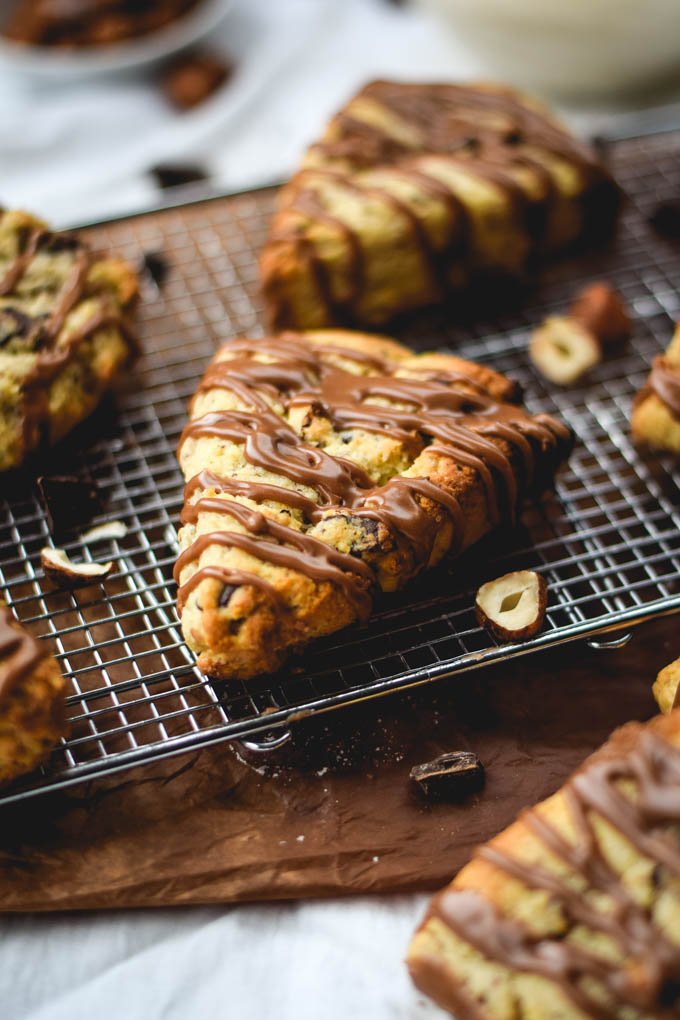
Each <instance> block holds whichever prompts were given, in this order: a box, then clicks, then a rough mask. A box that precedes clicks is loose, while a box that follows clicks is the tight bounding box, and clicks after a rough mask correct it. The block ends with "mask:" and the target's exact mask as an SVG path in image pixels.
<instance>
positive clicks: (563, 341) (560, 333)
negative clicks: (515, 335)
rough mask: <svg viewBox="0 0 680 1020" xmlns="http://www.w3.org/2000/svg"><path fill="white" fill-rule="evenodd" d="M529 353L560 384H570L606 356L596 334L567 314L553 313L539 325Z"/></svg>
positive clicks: (547, 376)
mask: <svg viewBox="0 0 680 1020" xmlns="http://www.w3.org/2000/svg"><path fill="white" fill-rule="evenodd" d="M529 356H530V358H531V360H532V361H533V363H534V365H535V366H536V368H537V369H538V370H539V372H540V373H541V375H543V376H545V378H546V379H549V380H550V382H554V383H557V385H558V386H568V385H569V384H570V383H573V382H576V380H577V379H580V378H581V376H582V375H585V373H586V372H588V371H589V370H590V369H591V368H593V367H594V366H595V365H597V363H598V362H599V361H600V360H601V358H602V351H601V348H600V345H599V344H598V342H597V340H596V339H595V337H594V336H593V335H592V334H591V333H589V332H588V330H587V329H584V328H583V326H581V325H580V324H579V323H578V322H575V321H574V320H573V319H571V318H569V317H568V316H566V315H552V316H550V317H549V318H548V319H546V320H545V322H544V323H543V324H542V325H541V326H539V327H538V329H535V330H534V332H533V334H532V336H531V342H530V344H529Z"/></svg>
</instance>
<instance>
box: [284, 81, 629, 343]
mask: <svg viewBox="0 0 680 1020" xmlns="http://www.w3.org/2000/svg"><path fill="white" fill-rule="evenodd" d="M358 99H359V100H363V101H366V100H368V101H370V102H371V103H377V104H379V105H380V106H382V107H383V109H385V110H386V111H387V114H388V117H389V116H390V115H391V116H396V117H397V118H398V119H399V121H400V122H401V124H402V125H403V124H406V125H408V128H409V136H408V138H405V137H399V138H397V137H395V136H394V134H392V133H390V128H389V122H388V123H386V125H385V127H382V126H381V125H379V124H377V123H375V121H373V120H371V121H370V122H369V121H367V120H364V119H362V118H361V117H360V115H359V113H358V111H356V112H355V110H354V109H353V107H352V105H351V104H350V106H349V107H347V108H346V109H345V110H342V111H341V112H340V113H339V114H337V116H336V117H335V118H334V120H333V122H332V138H328V139H326V140H323V141H320V142H318V143H316V144H315V145H313V146H312V147H311V149H310V157H311V158H310V159H309V161H308V165H306V166H303V168H302V170H301V171H300V172H299V173H298V174H297V175H296V177H294V178H293V181H292V182H291V184H290V185H288V187H287V188H286V190H285V199H284V208H287V209H290V210H294V211H297V212H298V213H300V214H301V217H303V218H304V219H306V220H307V221H308V222H314V221H317V222H321V223H324V224H325V225H326V226H328V227H330V228H331V230H333V231H334V232H336V233H337V235H338V237H339V238H341V240H342V244H343V249H344V252H345V265H344V272H343V277H342V281H343V286H344V287H345V289H346V293H343V294H342V295H341V294H339V293H338V287H337V285H336V286H334V285H333V282H332V281H331V279H330V274H329V269H328V267H327V265H326V262H325V261H324V258H323V257H322V255H321V252H320V250H319V249H318V246H317V245H316V244H315V241H314V238H313V237H312V236H311V232H310V231H309V230H307V229H305V227H304V226H303V227H302V229H301V225H300V220H299V219H298V218H293V217H288V216H286V217H279V218H278V219H275V221H274V225H273V229H272V233H271V235H270V241H271V242H274V243H277V242H284V243H285V244H287V245H292V246H294V248H295V250H296V252H297V258H298V260H299V261H300V262H301V263H303V264H306V266H307V268H308V272H309V276H310V279H312V280H313V281H314V282H315V286H316V290H317V294H318V298H319V300H320V301H321V302H322V304H323V306H324V308H325V310H326V320H327V321H328V322H331V321H332V322H337V323H345V324H348V323H351V322H352V321H353V319H354V318H356V312H357V307H358V304H359V302H360V300H361V298H362V296H363V294H364V291H365V288H366V286H367V280H366V274H365V258H364V252H363V249H362V241H361V235H360V232H359V231H358V230H357V229H355V228H354V227H353V226H352V225H351V224H350V223H348V222H347V221H346V220H345V219H343V218H342V216H340V215H338V214H337V213H336V212H333V211H331V210H330V209H329V208H328V207H327V205H326V203H325V201H324V193H325V192H326V190H327V189H328V188H329V187H333V188H335V189H339V190H340V191H345V192H348V193H351V194H352V195H353V196H355V197H359V198H365V199H367V200H370V199H372V200H375V201H377V202H378V203H381V204H382V205H384V206H387V207H388V208H389V209H390V211H391V213H392V214H393V218H394V219H395V220H396V221H397V222H400V221H401V222H402V223H404V224H406V229H407V231H408V234H409V236H410V238H411V242H412V245H413V249H414V250H415V251H417V252H418V253H419V254H420V259H421V264H422V266H423V267H425V269H426V272H427V276H428V278H429V280H430V284H431V287H432V291H433V295H434V297H435V299H436V300H441V298H443V296H444V295H445V294H446V292H447V290H448V289H449V287H450V273H451V269H452V267H453V265H454V264H455V263H458V262H460V259H461V258H463V259H464V257H465V255H466V253H467V249H468V247H469V240H470V233H471V221H470V214H469V211H468V208H467V205H466V201H465V199H464V198H461V197H460V196H459V195H458V194H457V193H456V191H455V190H452V189H451V187H450V186H449V184H448V183H446V182H445V181H443V180H441V179H440V178H439V177H438V176H437V175H436V174H435V173H434V172H433V170H432V169H431V168H429V167H428V164H427V159H426V157H428V156H437V157H442V156H444V157H445V158H446V162H447V163H448V164H450V165H452V166H453V167H457V168H459V169H461V170H464V171H465V172H466V173H468V174H470V175H472V176H473V177H477V178H479V179H481V180H483V181H485V182H488V183H490V184H492V185H493V186H494V187H495V188H496V189H497V190H498V191H499V192H500V193H501V194H502V195H503V196H504V198H505V200H506V202H507V205H508V208H509V210H510V216H511V218H512V220H513V222H514V224H515V229H519V230H520V231H522V232H523V233H524V235H525V237H526V239H527V243H528V247H529V251H530V254H533V253H535V252H537V251H540V250H541V249H542V248H543V247H544V246H545V243H546V228H547V226H548V223H549V221H550V213H551V209H552V206H553V205H554V203H555V202H556V200H557V199H558V198H559V191H558V189H557V187H556V184H555V180H554V177H553V173H552V172H551V170H550V169H549V168H548V167H547V166H546V165H544V162H543V158H545V157H547V158H548V159H551V158H553V159H557V160H560V161H562V162H567V163H569V164H570V165H571V166H572V167H573V168H574V169H575V171H576V173H577V174H578V175H579V176H580V178H581V181H582V186H583V195H584V220H588V221H590V220H594V219H595V215H594V211H593V210H592V209H590V208H589V202H588V196H589V195H593V194H595V193H597V194H598V205H599V206H600V209H601V210H602V213H601V215H602V217H603V218H604V219H606V218H607V216H609V218H610V219H611V218H612V217H613V214H614V212H615V209H616V205H617V188H616V185H615V184H614V182H613V181H612V179H611V177H610V176H609V174H608V173H607V171H606V170H605V169H604V168H603V167H602V165H601V164H600V163H599V162H598V160H597V157H596V156H595V154H594V152H593V151H592V150H591V149H590V148H589V147H588V146H586V145H584V144H583V143H582V142H580V141H578V140H577V139H575V138H573V137H571V136H570V135H569V134H568V133H567V132H566V131H564V130H563V129H562V128H561V127H560V126H559V125H557V124H555V123H553V122H551V121H550V120H549V119H548V118H547V117H546V115H545V114H544V113H542V112H541V111H539V110H536V109H532V108H531V107H530V106H527V105H526V104H525V103H524V102H523V101H522V100H521V98H520V97H519V96H517V95H516V94H515V93H513V92H512V91H511V90H500V89H493V90H486V89H483V88H475V87H473V86H456V85H436V84H428V85H421V84H418V85H414V84H406V83H396V82H388V81H377V82H373V83H371V84H370V85H368V86H367V87H366V88H365V89H364V90H363V91H362V92H361V93H360V94H359V97H358ZM386 120H387V118H386ZM539 154H540V157H541V158H539ZM317 164H318V165H317ZM371 168H380V169H384V170H386V171H388V173H389V175H390V178H392V179H394V178H397V179H401V180H402V181H405V182H407V183H410V184H411V185H412V186H413V190H414V193H415V195H416V196H418V195H424V196H427V197H428V198H429V199H431V200H434V201H437V202H439V203H440V204H442V205H443V206H444V208H445V209H446V212H447V216H448V224H447V228H446V231H445V236H444V239H443V240H440V241H438V242H435V241H434V240H433V239H432V237H431V236H430V234H429V232H428V229H427V227H426V224H425V222H424V220H423V218H422V216H421V215H420V214H419V211H418V203H417V200H414V201H411V200H407V199H406V198H405V197H403V196H401V195H400V194H397V193H395V192H394V191H392V190H391V189H390V188H389V187H387V186H385V185H383V184H380V183H378V182H377V181H376V180H373V179H365V175H364V176H362V175H361V172H362V171H366V170H370V169H371ZM525 171H529V173H530V174H531V175H532V177H533V179H534V181H535V182H536V183H537V184H538V189H539V194H538V196H537V197H536V198H530V197H529V195H528V194H527V193H526V191H525V188H524V187H523V186H522V185H521V184H520V183H519V181H518V179H517V176H516V175H517V174H518V172H519V173H521V172H525ZM603 189H604V190H603ZM604 192H609V193H610V197H611V200H610V201H606V200H605V199H606V195H605V193H604ZM605 210H606V211H605ZM595 212H596V211H595ZM303 222H304V220H303ZM594 226H595V224H594V222H593V223H590V222H585V223H584V229H583V231H582V232H583V233H585V232H586V231H587V230H588V229H589V228H590V227H594ZM603 226H605V227H606V224H603ZM264 289H265V293H266V295H267V297H268V299H269V302H270V306H271V309H272V314H273V319H274V324H275V325H277V326H282V325H286V324H294V319H295V317H294V315H293V314H292V313H291V309H290V307H289V305H288V301H287V295H286V285H285V281H283V280H281V279H280V278H279V277H278V276H277V275H276V274H268V275H267V277H266V278H265V280H264ZM430 300H432V297H431V296H430Z"/></svg>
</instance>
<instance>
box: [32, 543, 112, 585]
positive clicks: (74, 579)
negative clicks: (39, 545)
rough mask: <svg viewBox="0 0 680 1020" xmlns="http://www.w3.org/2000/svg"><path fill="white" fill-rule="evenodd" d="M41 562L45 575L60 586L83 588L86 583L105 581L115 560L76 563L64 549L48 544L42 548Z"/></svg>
mask: <svg viewBox="0 0 680 1020" xmlns="http://www.w3.org/2000/svg"><path fill="white" fill-rule="evenodd" d="M40 562H41V564H42V568H43V571H44V572H45V577H46V578H48V580H50V581H52V583H53V584H56V585H57V586H58V587H59V588H69V589H72V588H82V587H84V586H85V585H86V584H96V583H97V582H98V581H103V580H104V578H105V577H108V575H109V574H110V573H111V571H112V570H113V561H112V560H109V561H108V562H107V563H74V562H73V560H71V559H69V557H68V556H67V554H66V553H65V551H64V550H63V549H52V548H51V547H50V546H46V547H45V548H44V549H41V550H40Z"/></svg>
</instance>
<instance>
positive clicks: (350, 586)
mask: <svg viewBox="0 0 680 1020" xmlns="http://www.w3.org/2000/svg"><path fill="white" fill-rule="evenodd" d="M516 397H517V393H516V387H515V386H514V384H513V383H511V382H510V381H509V380H508V379H506V378H505V377H504V376H502V375H499V374H498V373H497V372H494V371H492V370H491V369H489V368H486V367H482V366H481V365H475V364H472V363H470V362H466V361H463V360H461V359H460V358H457V357H454V356H453V355H449V354H414V353H413V352H412V351H410V350H409V349H408V348H406V347H403V346H402V345H401V344H398V343H396V342H395V341H394V340H390V339H387V338H384V337H378V336H368V335H366V334H362V333H352V332H349V331H343V330H318V331H312V332H307V333H304V334H295V333H286V334H284V335H282V336H280V337H276V338H266V339H261V340H236V341H233V342H231V343H227V344H226V345H225V346H224V347H223V348H222V349H221V350H220V351H219V353H218V354H217V355H216V357H215V359H214V361H213V362H212V364H211V365H210V366H209V367H208V370H207V371H206V374H205V376H204V378H203V381H202V382H201V384H200V386H199V389H198V392H197V394H196V396H195V397H194V400H193V404H192V407H191V421H190V423H189V424H188V426H187V427H186V428H185V430H184V432H183V434H182V437H181V439H180V444H179V460H180V464H181V467H182V470H183V472H184V475H185V477H186V478H187V480H188V484H187V487H186V502H185V506H184V510H183V512H182V523H183V527H182V528H181V530H180V533H179V540H180V546H181V549H182V553H181V555H180V557H179V560H178V562H177V565H176V569H175V578H176V580H177V582H178V584H179V595H178V607H179V612H180V615H181V619H182V628H183V632H184V636H185V638H186V641H187V643H188V644H189V646H190V647H191V648H192V649H193V651H194V652H195V653H196V654H197V655H198V664H199V666H200V668H201V669H203V670H204V671H205V672H207V673H209V674H211V675H213V676H218V677H224V678H229V677H238V678H248V677H252V676H254V675H255V674H258V673H264V672H268V671H270V670H274V669H276V668H277V667H278V666H280V665H281V663H282V662H283V661H284V659H285V657H286V656H287V655H288V654H289V653H290V652H291V651H292V650H293V649H296V648H299V647H300V646H302V645H304V644H305V643H306V642H308V641H310V640H311V639H312V638H315V637H318V636H320V635H323V634H329V633H331V632H333V631H336V630H339V629H340V628H341V627H345V626H347V625H348V624H350V623H353V622H354V621H356V620H358V619H365V618H366V617H367V616H368V615H369V614H370V612H371V607H372V604H373V599H374V596H375V594H376V592H377V590H378V589H382V590H383V591H393V590H394V589H396V588H400V587H402V586H403V585H405V584H406V583H407V582H408V581H409V580H410V579H411V578H413V577H415V576H416V575H417V574H418V573H420V572H421V571H422V570H424V569H426V568H428V567H433V566H434V565H435V564H437V563H438V562H439V561H440V560H441V559H442V558H443V557H444V556H445V555H447V554H450V553H451V554H455V553H460V552H462V551H463V550H464V549H466V548H468V547H469V546H471V545H472V544H473V543H474V542H477V541H478V540H479V539H480V538H481V537H482V536H483V535H484V534H486V533H487V532H488V531H489V530H490V529H491V528H493V527H495V526H496V525H498V524H499V523H501V522H503V521H505V522H507V521H509V520H512V519H513V518H514V517H515V515H516V513H517V511H518V508H519V506H520V504H521V501H522V499H523V497H524V496H525V495H526V494H527V493H530V492H533V493H536V492H540V491H541V490H543V489H545V488H546V487H547V486H549V485H550V484H551V482H552V478H553V474H554V471H555V469H556V468H557V466H558V465H559V464H560V463H561V462H562V461H563V460H564V459H565V457H566V456H567V454H568V452H569V449H570V445H571V434H570V431H569V429H568V428H567V427H566V426H564V425H562V424H560V423H559V422H558V421H556V420H555V419H553V418H551V417H549V416H548V415H543V414H539V415H535V416H532V415H529V414H528V413H527V412H525V411H524V410H522V408H521V407H518V406H517V404H516V403H514V401H515V399H516Z"/></svg>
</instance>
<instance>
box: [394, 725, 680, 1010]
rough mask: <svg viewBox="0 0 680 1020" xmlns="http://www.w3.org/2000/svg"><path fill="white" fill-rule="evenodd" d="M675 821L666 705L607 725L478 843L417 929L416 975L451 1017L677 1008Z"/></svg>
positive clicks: (679, 760)
mask: <svg viewBox="0 0 680 1020" xmlns="http://www.w3.org/2000/svg"><path fill="white" fill-rule="evenodd" d="M679 824H680V712H675V713H673V715H672V716H671V717H668V718H666V719H663V720H662V719H661V718H659V719H657V720H655V721H653V722H652V723H649V724H647V725H646V726H641V725H639V724H635V723H633V724H630V725H629V726H627V727H625V728H624V729H622V730H619V731H618V732H617V733H615V734H614V735H613V737H612V738H611V739H610V741H609V742H608V743H607V744H605V746H604V747H603V748H602V749H601V750H600V751H598V752H597V753H596V754H595V755H593V756H592V757H591V758H590V759H588V760H587V761H586V763H585V764H584V765H583V766H582V767H581V768H580V769H579V770H578V771H577V772H576V773H575V775H574V776H573V777H572V778H571V779H570V780H569V781H568V782H567V783H566V785H565V786H564V787H563V788H562V790H560V791H559V793H557V794H556V795H555V796H554V797H552V798H551V799H550V800H548V801H545V802H544V803H543V804H541V805H539V806H538V807H537V808H534V809H532V810H531V811H528V812H526V813H525V814H524V815H522V816H521V817H520V819H519V821H517V822H516V823H515V824H514V825H513V826H511V827H510V829H508V830H507V831H506V832H505V833H503V834H501V836H499V837H496V839H495V840H492V841H491V843H489V844H488V845H487V846H485V847H482V848H481V849H480V850H479V851H478V852H477V855H476V857H475V858H474V859H473V861H472V862H471V863H470V864H469V865H468V866H467V867H466V868H464V869H463V871H462V872H461V873H460V874H459V876H458V877H457V878H456V879H455V880H454V882H453V883H452V884H451V886H449V888H448V889H445V890H444V891H443V892H442V893H440V894H439V895H438V896H437V897H435V899H434V900H433V902H432V905H431V908H430V911H429V913H428V915H427V917H426V919H425V921H424V923H423V926H422V927H421V929H420V931H419V932H418V933H417V934H416V936H415V939H414V941H413V943H412V945H411V949H410V953H409V966H410V968H411V972H412V974H413V977H414V979H415V981H416V983H417V984H418V985H419V987H421V988H422V989H423V990H424V991H426V992H427V993H428V994H430V995H432V996H433V997H434V998H435V999H437V1001H438V1002H439V1003H440V1004H441V1005H443V1006H445V1007H446V1008H448V1009H450V1010H451V1011H452V1012H455V1013H456V1016H457V1017H459V1020H464V1018H465V1017H473V1018H478V1020H493V1018H496V1017H510V1016H512V1017H519V1016H525V1015H531V1016H536V1017H539V1016H543V1015H550V1016H555V1017H564V1018H570V1017H582V1016H585V1017H594V1018H598V1020H600V1018H601V1020H610V1018H624V1017H640V1018H642V1017H655V1018H659V1020H662V1018H670V1017H674V1016H677V1015H678V1013H677V1010H678V1006H680V939H679V938H678V933H679V932H680V927H678V920H679V919H680V897H679V896H678V889H677V886H678V881H679V880H680V830H679V829H678V825H679ZM490 982H492V984H490Z"/></svg>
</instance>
